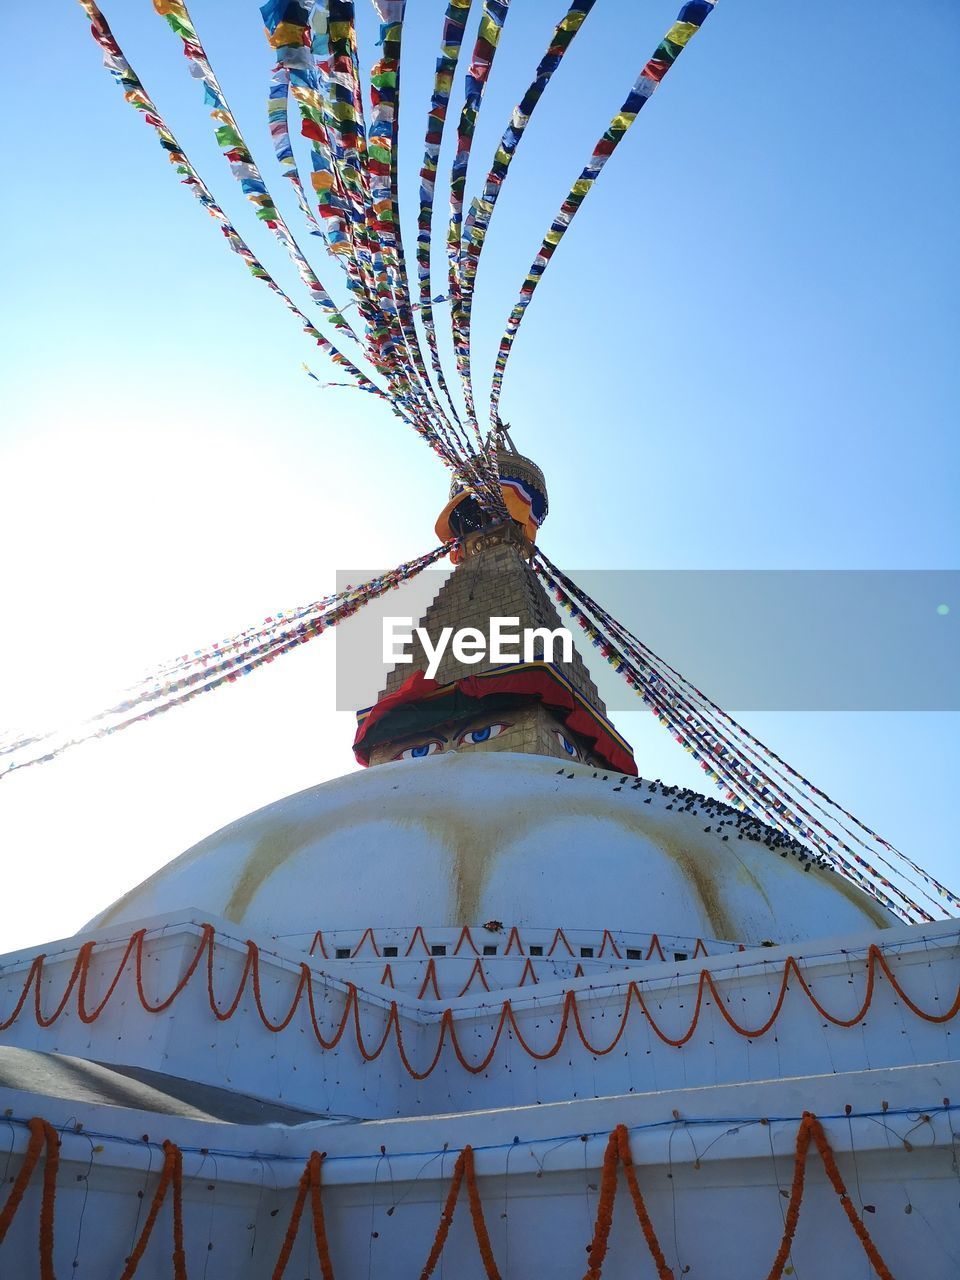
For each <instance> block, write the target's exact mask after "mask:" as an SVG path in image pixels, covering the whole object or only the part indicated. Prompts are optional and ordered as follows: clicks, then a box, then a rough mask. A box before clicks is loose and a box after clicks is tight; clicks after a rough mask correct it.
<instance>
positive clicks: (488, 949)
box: [483, 943, 497, 956]
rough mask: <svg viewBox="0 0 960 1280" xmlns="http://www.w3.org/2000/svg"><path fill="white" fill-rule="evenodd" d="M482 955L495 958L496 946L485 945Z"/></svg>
mask: <svg viewBox="0 0 960 1280" xmlns="http://www.w3.org/2000/svg"><path fill="white" fill-rule="evenodd" d="M483 954H484V955H485V956H495V955H496V954H497V948H496V946H494V945H493V944H492V943H487V944H485V945H484V948H483Z"/></svg>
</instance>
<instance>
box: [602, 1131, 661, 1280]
mask: <svg viewBox="0 0 960 1280" xmlns="http://www.w3.org/2000/svg"><path fill="white" fill-rule="evenodd" d="M614 1132H615V1133H616V1135H617V1152H618V1154H619V1156H620V1163H621V1164H622V1165H623V1174H624V1177H625V1178H626V1180H627V1186H628V1188H629V1189H630V1198H631V1199H632V1200H633V1207H634V1209H635V1211H636V1214H637V1220H638V1221H639V1223H640V1230H641V1231H642V1232H643V1238H644V1240H645V1241H646V1242H647V1248H648V1249H649V1250H650V1257H651V1258H652V1259H653V1262H654V1266H655V1267H656V1268H657V1277H658V1280H673V1272H672V1271H671V1270H670V1268H669V1267H668V1266H667V1260H666V1258H665V1257H664V1256H663V1250H662V1249H661V1248H660V1241H659V1240H658V1239H657V1233H656V1232H655V1231H654V1229H653V1222H652V1221H651V1219H650V1214H649V1213H648V1212H647V1206H646V1202H645V1201H644V1198H643V1192H642V1191H641V1190H640V1183H639V1182H638V1181H637V1171H636V1169H635V1168H634V1165H633V1156H631V1154H630V1134H629V1133H628V1132H627V1126H626V1125H625V1124H618V1125H617V1127H616V1129H615V1130H614Z"/></svg>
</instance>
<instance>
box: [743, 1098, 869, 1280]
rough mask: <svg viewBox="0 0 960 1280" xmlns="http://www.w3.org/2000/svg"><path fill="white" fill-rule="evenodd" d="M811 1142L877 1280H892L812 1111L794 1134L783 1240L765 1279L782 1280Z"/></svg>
mask: <svg viewBox="0 0 960 1280" xmlns="http://www.w3.org/2000/svg"><path fill="white" fill-rule="evenodd" d="M811 1140H812V1141H813V1142H814V1144H815V1145H816V1148H817V1151H818V1152H819V1153H820V1159H821V1160H822V1161H823V1167H824V1169H826V1172H827V1177H828V1178H829V1179H830V1183H831V1185H832V1187H833V1189H834V1191H835V1192H836V1193H837V1196H838V1198H839V1200H840V1203H841V1204H842V1205H843V1211H844V1213H845V1214H846V1215H847V1217H848V1219H849V1220H850V1225H851V1226H852V1227H853V1229H854V1231H855V1232H856V1233H857V1238H858V1239H859V1241H860V1243H861V1244H862V1245H863V1250H864V1253H866V1255H867V1257H868V1258H869V1259H870V1262H871V1263H872V1265H873V1269H874V1271H876V1273H877V1275H878V1276H879V1277H880V1280H893V1274H892V1272H891V1271H890V1268H889V1267H888V1266H887V1264H886V1263H885V1262H884V1260H883V1258H882V1257H881V1256H880V1252H879V1250H878V1249H877V1246H876V1245H875V1244H874V1243H873V1240H872V1239H871V1238H870V1232H869V1231H868V1230H867V1228H866V1227H865V1226H864V1225H863V1219H862V1218H861V1217H860V1215H859V1214H858V1213H857V1211H856V1209H855V1208H854V1207H853V1204H852V1203H851V1200H850V1196H849V1195H848V1193H847V1188H846V1184H845V1183H844V1181H843V1178H842V1177H841V1175H840V1170H839V1169H838V1168H837V1161H836V1157H835V1156H834V1154H833V1150H832V1148H831V1146H830V1143H829V1142H828V1141H827V1135H826V1134H825V1133H824V1130H823V1125H822V1124H821V1123H820V1121H819V1120H818V1119H817V1117H816V1116H815V1115H814V1114H813V1112H812V1111H805V1112H804V1113H803V1118H802V1120H801V1121H800V1128H799V1129H798V1130H797V1149H796V1153H795V1155H794V1162H793V1185H792V1186H791V1188H790V1204H789V1206H788V1208H787V1216H786V1219H785V1221H784V1224H783V1239H782V1240H781V1241H780V1248H779V1249H778V1250H777V1256H776V1258H775V1259H774V1262H773V1266H772V1267H771V1268H770V1271H769V1273H768V1275H767V1280H781V1277H782V1276H783V1269H784V1266H785V1264H786V1261H787V1258H788V1257H789V1254H790V1248H791V1245H792V1244H793V1237H794V1235H795V1234H796V1230H797V1220H798V1219H799V1217H800V1203H801V1201H802V1200H803V1184H804V1169H805V1166H806V1162H807V1152H808V1151H809V1150H810V1142H811Z"/></svg>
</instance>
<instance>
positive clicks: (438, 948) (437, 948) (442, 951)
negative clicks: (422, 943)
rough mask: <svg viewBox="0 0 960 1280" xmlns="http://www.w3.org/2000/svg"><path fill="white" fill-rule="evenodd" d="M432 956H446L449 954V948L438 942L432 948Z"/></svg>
mask: <svg viewBox="0 0 960 1280" xmlns="http://www.w3.org/2000/svg"><path fill="white" fill-rule="evenodd" d="M430 954H431V955H432V956H445V955H446V954H447V948H446V947H445V946H444V945H443V943H442V942H438V943H436V944H435V945H434V946H432V947H431V948H430Z"/></svg>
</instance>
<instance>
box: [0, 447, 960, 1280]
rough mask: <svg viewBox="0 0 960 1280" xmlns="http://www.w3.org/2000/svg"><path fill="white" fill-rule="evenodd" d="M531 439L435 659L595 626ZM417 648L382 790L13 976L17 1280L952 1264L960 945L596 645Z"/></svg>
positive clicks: (383, 699) (370, 761)
mask: <svg viewBox="0 0 960 1280" xmlns="http://www.w3.org/2000/svg"><path fill="white" fill-rule="evenodd" d="M507 444H508V442H505V443H504V452H503V456H502V457H501V459H500V474H501V483H502V486H503V497H504V508H505V513H503V512H501V514H500V516H499V517H497V518H493V517H491V516H490V514H489V512H485V511H484V509H482V508H481V507H480V506H479V505H478V504H476V503H474V502H473V501H472V499H471V493H470V490H469V486H468V485H466V484H455V486H454V491H453V493H452V495H451V498H450V501H449V502H448V504H447V505H446V507H445V508H444V510H443V512H442V514H441V516H440V522H439V526H438V527H439V528H440V531H441V533H442V535H443V536H445V537H446V536H453V537H455V538H457V539H458V554H457V556H456V561H457V563H456V565H455V567H454V568H453V571H452V572H451V574H450V576H449V578H448V579H447V580H446V581H445V583H444V585H443V586H442V587H441V588H440V590H439V592H438V593H437V595H436V597H435V599H434V600H433V602H432V603H431V604H430V606H429V607H428V609H427V610H426V613H425V614H424V616H423V618H422V619H421V620H420V626H421V627H422V628H423V630H424V632H425V633H426V634H427V635H428V636H429V637H430V638H431V640H432V641H434V642H435V641H436V638H437V637H438V636H439V634H440V632H441V631H442V629H443V628H444V627H449V626H456V627H461V628H462V627H476V628H478V629H480V630H483V629H484V628H486V627H487V626H488V625H489V621H490V618H491V617H493V616H495V615H496V616H506V617H510V618H516V619H518V620H519V623H520V626H521V627H522V628H525V629H530V630H538V631H539V632H540V633H542V635H543V636H547V635H549V633H551V632H554V631H556V630H557V629H559V628H561V626H562V624H561V622H560V619H559V617H558V615H557V612H556V610H555V608H554V606H553V604H552V602H551V600H550V599H549V597H548V595H547V593H546V592H545V590H544V588H543V586H542V584H541V582H540V580H539V578H538V576H537V575H536V573H535V572H534V571H533V569H532V568H531V565H530V563H529V559H530V555H531V551H532V548H533V545H534V543H535V539H536V534H537V530H538V528H539V524H540V523H541V522H542V520H543V518H544V517H545V515H546V511H547V492H546V482H545V480H544V477H543V475H542V473H541V471H540V470H539V468H538V467H537V466H536V465H535V464H534V463H532V462H531V461H530V460H529V459H526V458H524V457H522V456H520V455H518V454H515V453H514V452H513V451H512V450H511V449H509V448H508V447H507ZM417 643H419V642H417ZM413 659H414V660H413V663H412V664H408V665H404V666H399V665H398V667H397V668H396V669H395V670H393V671H391V672H390V674H389V676H388V678H387V681H386V685H385V687H384V689H383V690H382V692H381V694H380V696H379V698H378V700H377V702H376V703H375V705H374V706H372V707H368V708H364V709H361V710H360V711H359V714H358V730H357V738H356V743H355V751H356V754H357V758H358V760H359V761H360V763H361V764H362V765H364V766H365V767H364V768H362V769H360V770H358V771H357V772H354V773H351V774H349V775H347V776H346V777H343V778H338V779H334V780H333V781H330V782H325V783H321V784H320V785H318V786H316V787H313V788H310V789H308V790H306V791H303V792H300V793H299V794H297V795H293V796H288V797H286V798H284V799H282V800H278V801H276V802H275V803H274V804H271V805H268V806H267V807H266V808H264V809H261V810H259V811H258V812H256V813H253V814H250V815H247V816H245V817H240V818H238V819H237V820H236V821H235V822H233V823H232V824H231V825H229V826H227V827H225V828H224V829H223V830H221V831H219V832H216V833H215V834H214V835H212V836H210V837H208V838H207V839H206V840H203V841H201V843H200V844H198V845H196V846H195V847H194V848H192V849H190V850H188V851H187V852H186V853H183V854H181V855H180V856H179V857H177V858H174V860H173V861H172V862H170V863H169V864H168V865H167V866H166V867H164V868H163V869H162V870H161V871H159V872H158V873H157V874H156V875H154V876H152V877H150V878H149V879H148V880H146V881H144V882H143V883H142V884H140V885H137V886H135V887H132V888H131V887H125V886H118V889H119V890H122V892H121V895H120V896H119V897H117V898H116V900H115V901H113V902H112V904H105V906H104V909H103V910H102V912H101V913H100V914H99V915H98V916H97V917H96V918H95V919H94V920H92V921H91V922H90V923H89V924H88V925H87V926H86V927H85V928H84V929H82V930H81V932H80V933H79V934H77V935H76V936H75V937H73V938H67V939H62V940H59V941H56V942H50V943H46V944H45V945H44V946H43V947H42V948H36V949H32V950H28V951H24V952H18V953H15V954H13V955H7V956H5V957H3V960H2V975H0V1017H2V1018H3V1019H4V1022H5V1026H6V1029H5V1031H4V1032H3V1040H2V1044H0V1070H2V1072H3V1084H4V1089H3V1098H4V1106H5V1107H6V1108H7V1114H8V1116H13V1117H17V1118H20V1119H21V1120H24V1119H27V1118H32V1117H36V1119H35V1120H34V1122H33V1130H32V1131H29V1130H28V1127H27V1126H25V1125H23V1126H21V1127H19V1128H17V1127H13V1128H12V1131H11V1132H12V1147H11V1150H12V1152H13V1153H14V1155H12V1156H11V1163H10V1164H9V1168H10V1169H11V1171H12V1172H13V1173H14V1174H15V1173H16V1171H17V1170H18V1169H21V1168H26V1169H28V1170H29V1168H30V1166H29V1161H28V1163H27V1164H24V1163H23V1159H22V1156H21V1155H20V1154H19V1153H22V1152H23V1151H24V1150H25V1149H26V1148H27V1144H28V1141H31V1142H32V1143H33V1150H34V1155H35V1156H36V1157H37V1160H36V1171H35V1172H34V1173H33V1175H32V1177H31V1179H30V1181H29V1183H28V1184H27V1186H26V1190H25V1192H24V1198H23V1200H22V1202H20V1203H19V1204H18V1207H17V1209H16V1213H15V1214H14V1216H13V1218H12V1220H11V1221H10V1222H9V1223H8V1229H7V1230H6V1238H5V1240H4V1241H3V1243H2V1245H0V1268H2V1269H3V1270H2V1274H4V1275H8V1274H9V1275H11V1276H12V1275H17V1276H20V1275H28V1274H35V1273H36V1269H37V1265H38V1263H37V1259H38V1248H39V1249H40V1256H41V1257H43V1256H46V1257H47V1258H48V1260H49V1259H52V1260H53V1263H54V1265H55V1269H56V1274H57V1275H59V1276H69V1275H75V1276H81V1277H82V1276H87V1277H97V1278H99V1277H107V1276H111V1277H112V1276H114V1275H120V1274H121V1273H122V1274H124V1275H132V1274H134V1273H135V1274H137V1275H139V1276H141V1277H147V1276H149V1277H161V1276H162V1277H166V1276H169V1275H171V1274H174V1275H177V1276H182V1275H186V1274H189V1275H191V1276H193V1275H197V1276H199V1275H203V1274H206V1275H208V1276H210V1277H230V1278H231V1280H244V1278H247V1277H249V1278H250V1280H255V1278H259V1277H269V1276H276V1275H283V1274H286V1275H289V1276H304V1275H308V1274H309V1275H323V1276H324V1277H329V1276H334V1275H335V1276H336V1277H338V1278H339V1280H353V1278H357V1280H359V1278H360V1277H371V1276H373V1277H376V1278H377V1280H407V1278H408V1277H417V1276H420V1275H431V1274H436V1275H440V1274H445V1275H447V1276H456V1277H457V1278H458V1280H473V1278H474V1277H482V1276H487V1277H491V1276H502V1277H517V1278H519V1277H526V1276H534V1275H536V1276H540V1275H554V1274H555V1275H561V1276H580V1275H582V1274H583V1273H584V1271H585V1270H586V1271H587V1274H588V1275H590V1276H600V1275H601V1274H602V1276H603V1277H606V1278H607V1280H626V1278H627V1277H631V1278H632V1277H636V1276H647V1275H649V1276H656V1275H659V1276H660V1277H666V1276H674V1277H679V1276H681V1275H690V1276H691V1277H698V1276H701V1277H704V1278H705V1280H706V1278H707V1277H709V1280H741V1278H743V1277H753V1276H756V1277H763V1276H767V1275H770V1276H780V1275H787V1274H789V1275H797V1276H801V1277H802V1276H816V1277H817V1280H851V1278H852V1277H854V1276H861V1275H863V1276H867V1275H870V1274H873V1273H876V1274H879V1275H884V1276H886V1275H894V1276H897V1277H899V1278H900V1280H914V1278H917V1280H919V1277H921V1276H922V1277H924V1280H948V1277H950V1278H952V1277H955V1276H956V1275H957V1274H958V1272H957V1262H956V1253H957V1247H956V1244H955V1238H956V1213H957V1208H956V1201H957V1185H956V1167H955V1159H956V1157H955V1146H953V1145H952V1144H953V1142H954V1138H953V1136H952V1131H951V1127H950V1114H951V1113H950V1110H949V1102H948V1101H945V1100H946V1099H948V1098H949V1097H950V1096H953V1097H956V1096H957V1094H958V1092H960V1090H958V1079H957V1066H956V1057H957V1037H956V1035H955V1034H953V1031H954V1027H955V1022H954V1015H955V1014H956V1013H957V1005H956V1002H955V1001H954V993H955V991H956V987H957V971H958V966H957V937H956V924H955V922H951V921H947V922H945V923H943V924H935V925H923V926H920V925H911V926H906V925H903V924H901V923H899V922H898V921H897V920H896V918H895V917H894V916H893V915H891V914H890V913H888V912H887V911H886V910H885V909H884V908H883V907H882V906H880V905H878V903H877V902H876V901H874V900H873V899H872V898H871V897H869V896H868V895H867V894H865V893H862V892H861V891H860V890H859V889H857V888H856V887H854V886H853V885H851V884H850V883H849V881H848V880H846V879H843V878H841V877H840V876H839V875H837V874H836V873H835V872H834V871H833V870H831V869H830V868H829V867H828V866H826V865H821V864H820V863H819V862H817V861H816V860H815V859H813V858H811V857H810V856H809V855H808V853H807V851H805V850H804V849H803V848H802V847H801V846H800V845H797V844H795V843H794V842H792V841H791V840H789V839H787V838H786V837H784V836H783V835H781V834H780V833H778V832H776V831H774V830H772V829H771V828H769V827H766V826H764V825H762V824H761V823H759V822H758V821H756V820H755V819H753V818H750V817H747V816H745V815H744V814H743V813H742V812H739V811H738V810H736V809H733V808H730V807H728V806H727V805H725V804H724V803H721V802H720V801H718V800H713V799H708V798H706V797H704V796H701V795H697V794H695V793H694V792H692V791H689V790H684V789H680V788H678V787H674V786H668V785H664V784H662V783H660V782H659V781H657V782H651V781H647V780H645V779H644V778H643V777H641V776H638V771H637V765H636V764H635V763H634V758H633V753H632V751H631V749H630V747H629V745H628V744H627V743H626V742H625V740H624V739H623V738H622V736H621V735H620V734H619V733H618V731H617V730H616V728H615V727H614V725H613V724H612V723H611V721H610V718H609V717H608V715H607V711H606V708H605V706H604V703H603V700H602V699H601V697H600V694H599V693H598V690H597V687H596V685H595V684H594V682H593V680H592V679H591V676H590V674H589V672H588V670H587V667H586V665H585V663H584V661H583V658H582V656H581V655H580V654H579V653H578V652H576V651H575V650H574V651H573V652H572V654H570V655H569V656H562V655H561V656H559V657H558V655H557V653H556V652H555V651H554V652H547V648H546V641H544V649H543V651H542V653H538V654H534V655H533V657H532V660H521V661H518V662H516V663H508V664H502V663H500V664H493V663H491V662H490V661H488V660H483V661H480V662H472V663H469V664H468V663H464V662H460V661H459V660H458V659H457V658H456V657H455V656H454V655H453V654H452V653H448V654H446V655H445V656H444V659H443V660H442V662H441V663H440V666H439V668H438V670H437V671H436V673H435V676H434V678H432V679H430V678H427V677H426V675H425V674H424V671H425V665H426V664H425V655H424V652H423V646H422V645H420V648H419V649H418V648H417V645H416V644H415V645H414V651H413ZM639 764H640V767H641V769H642V766H643V762H642V761H640V762H639ZM41 1121H42V1122H46V1123H47V1124H48V1125H49V1126H52V1128H46V1129H45V1128H44V1127H43V1124H42V1123H41ZM31 1133H32V1136H31ZM45 1143H46V1144H47V1146H46V1148H45V1146H44V1144H45ZM57 1144H59V1161H60V1167H59V1171H58V1173H57V1178H56V1188H57V1190H56V1193H55V1195H54V1193H53V1192H51V1191H50V1190H49V1188H48V1189H47V1191H45V1190H44V1185H45V1184H44V1181H43V1176H42V1174H41V1172H40V1167H39V1166H40V1161H41V1160H43V1159H45V1160H46V1161H47V1162H48V1163H47V1166H46V1167H47V1168H49V1167H50V1166H49V1162H50V1161H51V1160H52V1159H53V1154H52V1153H53V1148H54V1147H55V1146H56V1145H57ZM951 1152H953V1153H954V1154H953V1155H952V1154H951ZM618 1161H619V1163H620V1166H621V1174H620V1189H619V1191H618V1192H617V1193H616V1195H615V1197H614V1190H613V1188H614V1182H613V1177H614V1172H615V1169H616V1166H617V1162H618ZM951 1162H953V1163H951ZM801 1175H802V1176H801ZM458 1188H459V1190H460V1197H461V1199H462V1200H463V1201H464V1202H469V1203H463V1204H461V1205H460V1206H459V1207H458V1208H456V1209H455V1210H454V1211H453V1217H452V1224H451V1221H450V1216H449V1215H450V1212H451V1210H452V1206H453V1204H454V1202H453V1200H452V1199H449V1197H451V1196H453V1195H454V1194H456V1192H457V1190H458ZM157 1205H159V1208H156V1206H157ZM445 1206H446V1207H445ZM54 1208H55V1234H54V1236H53V1239H52V1242H51V1240H50V1237H49V1234H48V1235H47V1236H44V1235H43V1231H42V1230H41V1241H40V1244H39V1245H38V1230H40V1227H39V1224H41V1222H43V1223H46V1224H47V1227H49V1224H50V1215H51V1213H52V1211H53V1209H54ZM154 1208H156V1212H155V1213H153V1212H152V1210H153V1209H154ZM611 1211H612V1215H613V1217H612V1227H611V1226H610V1213H611ZM151 1214H152V1216H151ZM44 1215H45V1216H44ZM638 1219H639V1221H638ZM181 1220H182V1221H181ZM84 1222H85V1223H86V1224H87V1226H86V1227H85V1228H83V1225H82V1224H83V1223H84ZM91 1222H95V1223H96V1229H95V1230H91V1229H90V1223H91ZM177 1223H180V1224H181V1225H180V1226H179V1227H178V1226H177V1225H176V1224H177ZM0 1225H2V1223H0ZM147 1228H149V1230H147ZM44 1230H46V1228H44ZM181 1230H182V1252H181V1251H180V1250H181V1244H180V1243H178V1242H179V1240H180V1237H179V1235H178V1234H177V1232H178V1231H181ZM145 1232H146V1241H145V1243H144V1238H145ZM78 1239H79V1240H80V1246H78V1244H77V1241H78ZM44 1240H45V1241H46V1243H44ZM141 1246H142V1247H141ZM44 1249H46V1251H47V1253H46V1255H44V1252H43V1251H44ZM171 1258H172V1259H173V1261H172V1262H171ZM128 1259H129V1261H127V1260H128ZM878 1260H879V1261H878ZM131 1265H132V1266H133V1271H131V1270H130V1269H129V1268H130V1267H131ZM125 1266H126V1267H127V1270H126V1271H125V1270H124V1267H125ZM178 1267H181V1268H182V1269H181V1270H177V1268H178ZM441 1267H442V1271H441ZM871 1267H872V1268H873V1271H871ZM883 1267H885V1268H887V1269H886V1270H882V1269H881V1268H883ZM771 1268H773V1269H771Z"/></svg>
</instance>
